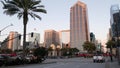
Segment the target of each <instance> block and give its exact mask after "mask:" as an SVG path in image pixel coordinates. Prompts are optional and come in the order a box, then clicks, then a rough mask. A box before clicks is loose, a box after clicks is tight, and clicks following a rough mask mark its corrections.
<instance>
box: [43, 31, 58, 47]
mask: <svg viewBox="0 0 120 68" xmlns="http://www.w3.org/2000/svg"><path fill="white" fill-rule="evenodd" d="M52 44H53V45H55V47H56V46H57V45H59V33H58V32H57V31H55V30H45V34H44V45H45V47H46V48H49V47H50V46H51V45H52Z"/></svg>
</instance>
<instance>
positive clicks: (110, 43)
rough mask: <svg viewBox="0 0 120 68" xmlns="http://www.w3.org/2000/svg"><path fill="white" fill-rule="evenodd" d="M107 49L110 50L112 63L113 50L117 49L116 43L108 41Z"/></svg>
mask: <svg viewBox="0 0 120 68" xmlns="http://www.w3.org/2000/svg"><path fill="white" fill-rule="evenodd" d="M106 45H107V46H106V47H107V48H110V59H111V62H112V61H113V58H112V48H115V47H116V46H115V41H112V40H108V42H107V43H106Z"/></svg>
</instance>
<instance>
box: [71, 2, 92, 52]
mask: <svg viewBox="0 0 120 68" xmlns="http://www.w3.org/2000/svg"><path fill="white" fill-rule="evenodd" d="M89 40H90V36H89V27H88V15H87V6H86V4H84V3H83V2H80V1H77V3H75V4H74V5H73V6H72V7H71V8H70V45H71V47H72V48H78V49H79V50H80V51H83V46H82V45H83V43H84V42H85V41H89Z"/></svg>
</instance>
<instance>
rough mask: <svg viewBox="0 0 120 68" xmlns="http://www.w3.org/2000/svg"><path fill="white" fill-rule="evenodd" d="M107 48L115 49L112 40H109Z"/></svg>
mask: <svg viewBox="0 0 120 68" xmlns="http://www.w3.org/2000/svg"><path fill="white" fill-rule="evenodd" d="M106 45H107V46H106V47H107V48H115V42H114V41H112V40H108V42H107V43H106Z"/></svg>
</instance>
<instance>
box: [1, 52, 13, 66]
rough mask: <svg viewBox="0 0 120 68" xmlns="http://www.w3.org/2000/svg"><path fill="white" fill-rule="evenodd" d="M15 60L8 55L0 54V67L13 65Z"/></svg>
mask: <svg viewBox="0 0 120 68" xmlns="http://www.w3.org/2000/svg"><path fill="white" fill-rule="evenodd" d="M14 62H15V60H14V59H13V58H11V57H10V56H9V55H6V54H0V66H2V65H13V64H14Z"/></svg>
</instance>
